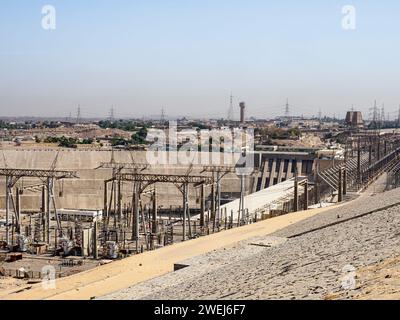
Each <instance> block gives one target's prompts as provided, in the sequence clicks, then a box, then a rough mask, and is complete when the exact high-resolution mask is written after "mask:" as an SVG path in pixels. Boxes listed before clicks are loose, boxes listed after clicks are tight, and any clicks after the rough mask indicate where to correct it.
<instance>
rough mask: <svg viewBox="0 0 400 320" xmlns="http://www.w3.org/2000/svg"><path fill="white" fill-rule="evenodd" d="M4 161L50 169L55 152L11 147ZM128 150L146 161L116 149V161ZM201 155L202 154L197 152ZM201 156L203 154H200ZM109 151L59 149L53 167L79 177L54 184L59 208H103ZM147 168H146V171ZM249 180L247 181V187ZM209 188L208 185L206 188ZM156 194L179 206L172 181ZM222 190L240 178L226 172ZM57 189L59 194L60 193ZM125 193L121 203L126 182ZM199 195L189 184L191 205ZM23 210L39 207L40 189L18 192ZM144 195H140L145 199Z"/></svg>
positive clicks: (0, 199)
mask: <svg viewBox="0 0 400 320" xmlns="http://www.w3.org/2000/svg"><path fill="white" fill-rule="evenodd" d="M3 152H4V155H5V158H6V162H7V163H6V164H7V166H8V167H10V168H11V167H16V168H26V169H49V168H50V166H51V164H52V162H53V160H54V158H55V156H56V154H57V151H56V150H51V149H50V150H40V149H35V150H34V149H26V150H23V149H14V150H3ZM131 154H132V156H133V158H134V160H135V162H137V163H143V162H146V152H145V151H135V152H129V151H115V152H114V158H115V161H116V162H128V163H131V161H132V160H131ZM199 155H201V154H199ZM203 156H204V154H203ZM110 159H111V151H89V150H81V151H79V150H69V149H62V150H61V151H60V154H59V157H58V162H57V166H56V169H59V170H62V169H67V170H76V171H77V172H78V175H79V177H80V178H79V179H66V180H63V181H57V182H56V185H55V189H56V195H57V206H58V207H59V208H71V209H72V208H75V209H102V207H103V188H104V180H105V179H108V178H110V177H111V170H110V169H99V170H94V169H95V168H97V167H99V166H100V164H101V162H109V161H110ZM4 166H5V164H4V162H3V159H2V157H0V167H4ZM201 170H202V165H195V166H194V168H193V172H192V174H200V172H201ZM186 171H187V166H186V167H185V166H183V165H176V166H168V165H162V166H161V165H158V166H153V167H152V169H151V173H164V174H168V173H169V174H185V173H186ZM147 172H149V171H147ZM39 182H40V180H38V179H28V178H24V179H21V180H20V181H19V182H18V184H17V186H18V185H20V186H21V185H24V186H27V185H32V184H37V183H39ZM250 185H251V182H250V181H247V189H248V190H249V189H250ZM207 190H209V188H207ZM157 191H158V194H159V205H162V206H164V207H165V208H168V207H169V206H171V205H172V206H180V205H181V204H182V199H181V195H180V193H179V191H178V190H177V188H176V187H175V186H174V185H172V184H157ZM222 191H223V192H224V193H225V192H226V193H238V192H239V191H240V181H239V179H238V178H237V176H236V175H235V174H230V175H227V176H226V177H225V178H224V180H223V182H222ZM60 192H61V193H62V194H60ZM123 192H124V194H125V197H124V199H123V203H130V201H131V193H132V186H131V185H130V184H128V183H126V184H124V185H123ZM4 194H5V178H4V177H1V178H0V210H1V209H4V208H5V203H4V199H5V196H4ZM199 196H200V194H199V190H197V191H196V190H194V189H193V188H190V201H191V206H193V207H195V206H197V205H198V206H199V204H197V201H196V199H197V198H198V197H199ZM21 200H22V209H23V210H38V209H39V207H40V192H38V193H34V192H29V191H25V192H24V194H23V195H22V196H21ZM146 201H147V197H146V196H144V197H143V202H144V203H146Z"/></svg>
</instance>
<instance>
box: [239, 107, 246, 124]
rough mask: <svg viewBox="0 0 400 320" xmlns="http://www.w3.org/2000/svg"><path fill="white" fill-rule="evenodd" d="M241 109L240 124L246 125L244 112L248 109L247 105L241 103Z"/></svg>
mask: <svg viewBox="0 0 400 320" xmlns="http://www.w3.org/2000/svg"><path fill="white" fill-rule="evenodd" d="M239 108H240V123H241V124H244V111H245V109H246V104H245V103H244V102H241V103H239Z"/></svg>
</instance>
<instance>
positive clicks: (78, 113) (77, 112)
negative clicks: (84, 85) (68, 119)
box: [76, 105, 81, 124]
mask: <svg viewBox="0 0 400 320" xmlns="http://www.w3.org/2000/svg"><path fill="white" fill-rule="evenodd" d="M80 122H81V105H78V110H77V111H76V124H79V123H80Z"/></svg>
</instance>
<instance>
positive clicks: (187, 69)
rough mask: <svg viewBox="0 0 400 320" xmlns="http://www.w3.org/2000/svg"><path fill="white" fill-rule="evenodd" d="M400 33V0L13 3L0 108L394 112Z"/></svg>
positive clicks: (127, 113) (5, 24)
mask: <svg viewBox="0 0 400 320" xmlns="http://www.w3.org/2000/svg"><path fill="white" fill-rule="evenodd" d="M300 2H301V3H300ZM48 4H49V5H53V6H54V7H55V8H56V14H57V16H56V23H57V24H56V30H53V31H48V30H47V31H46V30H44V29H43V28H42V26H41V20H42V14H41V10H42V7H43V6H44V5H48ZM347 4H350V5H354V6H355V8H356V9H357V28H356V30H352V31H350V30H347V31H346V30H344V29H343V28H342V24H341V21H342V18H343V15H342V12H341V11H342V7H343V6H344V5H347ZM399 30H400V3H399V2H398V1H394V0H386V1H377V0H371V1H361V0H359V1H357V0H356V1H350V0H349V1H347V0H343V1H338V0H332V1H329V3H328V1H318V0H306V1H295V0H282V1H266V0H249V1H240V0H218V1H215V0H197V1H184V0H134V1H131V0H115V1H106V0H85V1H78V0H69V1H62V0H45V1H39V0H31V1H29V2H28V1H24V0H3V1H2V3H1V8H0V39H1V41H0V70H1V72H0V116H49V117H54V116H63V117H64V116H65V117H66V116H68V115H69V114H70V113H71V114H72V116H74V115H75V112H76V109H77V106H78V105H81V108H82V117H103V116H107V115H108V112H109V110H110V108H111V106H112V105H113V106H114V108H115V116H116V117H123V118H125V117H142V116H146V115H157V114H160V113H161V109H162V108H163V107H164V109H165V112H166V114H167V115H169V116H182V115H186V116H193V117H226V115H227V112H228V108H229V96H230V94H231V92H232V94H233V96H234V103H235V112H236V114H238V107H237V104H238V103H239V101H246V104H247V108H248V115H253V116H256V117H264V118H267V117H268V118H269V117H273V116H277V115H280V114H283V110H284V104H285V102H286V98H289V100H290V104H291V105H292V109H291V112H292V114H294V115H300V114H304V115H317V114H318V111H319V109H320V110H321V112H322V114H323V115H329V116H332V115H333V114H336V116H340V117H344V114H345V111H346V110H349V109H350V108H351V106H352V105H354V108H355V109H358V110H361V111H363V112H364V117H365V118H367V117H368V110H369V108H370V107H372V105H373V102H374V100H375V99H376V100H377V101H378V103H379V104H380V105H381V104H382V103H384V104H385V110H386V112H389V114H390V117H392V118H394V117H397V113H398V107H399V104H400V94H399V90H398V83H399V82H400V81H399V80H400V63H399V57H400V44H399V41H398V40H397V38H398V31H399Z"/></svg>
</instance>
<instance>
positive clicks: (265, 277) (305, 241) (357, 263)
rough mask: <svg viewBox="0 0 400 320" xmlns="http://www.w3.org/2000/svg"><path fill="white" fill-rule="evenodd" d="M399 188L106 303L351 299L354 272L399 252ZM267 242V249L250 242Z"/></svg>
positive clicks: (213, 256) (196, 262) (195, 262)
mask: <svg viewBox="0 0 400 320" xmlns="http://www.w3.org/2000/svg"><path fill="white" fill-rule="evenodd" d="M396 203H399V205H398V206H395V207H392V208H390V209H386V210H380V211H378V212H375V213H373V214H370V215H366V216H364V217H360V218H357V219H353V220H350V221H346V222H342V223H340V224H337V225H334V226H330V227H327V228H324V229H320V230H317V231H313V232H310V233H307V234H304V235H302V236H298V237H295V238H290V239H286V237H288V236H291V235H294V234H298V233H301V232H304V231H307V230H310V229H313V228H316V227H320V226H323V225H326V224H327V223H331V222H337V221H340V220H343V219H346V218H349V217H354V216H355V215H358V214H362V213H365V212H369V211H372V210H376V209H378V208H382V207H385V206H388V205H391V204H396ZM399 211H400V190H392V191H389V192H385V193H381V194H377V195H371V193H366V194H365V195H363V196H362V197H360V198H359V199H358V200H356V201H354V202H352V203H349V204H347V205H345V206H343V207H340V208H336V209H332V210H329V211H327V212H326V213H324V214H321V215H319V216H315V217H313V218H310V219H307V220H305V221H303V222H301V223H298V224H296V225H293V226H290V227H288V228H286V229H284V230H281V231H279V232H277V233H275V234H274V235H273V236H266V237H264V238H258V239H252V240H249V241H245V242H241V243H239V244H238V245H237V246H235V247H231V248H225V249H224V250H218V251H215V252H213V253H210V254H208V256H207V255H202V256H199V257H196V258H195V259H191V261H187V264H189V265H190V267H187V268H185V269H182V270H179V271H177V272H174V273H171V274H168V275H166V276H163V277H160V278H157V279H153V280H150V281H146V282H144V283H141V284H138V285H135V286H133V287H131V288H128V289H126V290H123V291H120V292H117V293H114V294H112V295H109V296H107V297H104V298H105V299H173V300H180V299H324V298H326V297H327V296H328V295H330V296H332V295H335V294H339V296H340V298H341V299H346V298H349V299H351V298H353V297H354V296H357V294H358V293H359V292H360V290H362V285H361V282H360V281H358V282H359V283H357V281H356V287H355V288H354V290H345V289H343V288H342V281H343V278H344V277H345V276H346V273H345V272H344V271H343V268H344V267H345V266H347V265H352V266H353V267H354V268H355V269H356V270H357V269H362V268H364V267H366V266H371V265H374V264H377V263H382V262H383V261H384V260H386V259H390V258H394V257H396V256H398V255H399V254H400V215H399ZM261 242H262V243H264V246H260V245H257V246H254V245H252V244H254V243H256V244H260V243H261Z"/></svg>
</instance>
